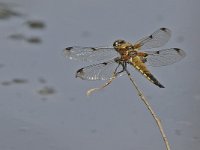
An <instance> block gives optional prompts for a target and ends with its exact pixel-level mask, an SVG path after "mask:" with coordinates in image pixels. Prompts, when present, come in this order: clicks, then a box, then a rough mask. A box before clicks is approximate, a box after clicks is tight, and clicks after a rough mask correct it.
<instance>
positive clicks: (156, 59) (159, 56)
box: [142, 48, 186, 67]
mask: <svg viewBox="0 0 200 150" xmlns="http://www.w3.org/2000/svg"><path fill="white" fill-rule="evenodd" d="M145 53H146V54H147V56H146V57H143V58H142V59H144V62H146V63H147V64H148V65H150V66H153V67H159V66H166V65H170V64H173V63H175V62H178V61H180V60H181V59H182V58H184V57H185V56H186V54H185V52H184V51H183V50H181V49H179V48H170V49H163V50H159V51H145Z"/></svg>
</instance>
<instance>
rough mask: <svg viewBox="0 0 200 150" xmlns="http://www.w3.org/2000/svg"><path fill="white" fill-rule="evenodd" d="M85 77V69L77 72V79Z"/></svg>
mask: <svg viewBox="0 0 200 150" xmlns="http://www.w3.org/2000/svg"><path fill="white" fill-rule="evenodd" d="M83 75H84V72H83V68H81V69H79V70H77V72H76V78H77V77H80V78H81V76H83Z"/></svg>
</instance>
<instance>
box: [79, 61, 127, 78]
mask: <svg viewBox="0 0 200 150" xmlns="http://www.w3.org/2000/svg"><path fill="white" fill-rule="evenodd" d="M113 73H117V76H118V77H119V76H122V75H123V74H124V72H123V67H122V66H121V65H119V63H117V62H116V61H115V60H110V61H107V62H104V63H100V64H95V65H90V66H87V67H84V68H81V69H79V70H78V71H77V72H76V77H79V78H81V79H83V80H108V79H111V78H112V76H113Z"/></svg>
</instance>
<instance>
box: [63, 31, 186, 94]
mask: <svg viewBox="0 0 200 150" xmlns="http://www.w3.org/2000/svg"><path fill="white" fill-rule="evenodd" d="M170 37H171V31H170V30H169V29H167V28H160V29H158V30H156V31H155V32H154V33H152V34H151V35H150V36H147V37H144V38H142V39H141V40H139V41H138V42H136V43H135V44H131V43H129V42H126V41H124V40H116V41H115V42H114V43H113V47H112V48H110V47H80V46H74V47H67V48H66V49H65V50H64V53H65V56H66V57H68V58H70V59H75V60H82V61H90V62H93V61H105V60H107V61H105V62H103V63H99V64H94V65H90V66H87V67H84V68H81V69H79V70H78V71H77V72H76V77H79V78H81V79H83V80H108V82H106V83H105V84H104V85H103V86H102V87H100V88H94V89H91V90H89V91H88V93H87V94H90V93H91V92H93V91H94V90H99V89H102V88H104V87H106V86H107V85H109V84H110V83H111V82H112V80H113V79H115V78H116V77H119V76H122V75H124V74H128V75H129V76H130V73H129V71H128V70H127V65H131V66H133V67H134V68H135V69H136V70H138V71H139V72H140V73H141V74H142V75H143V76H144V77H145V78H147V79H148V80H149V81H151V82H152V83H154V84H155V85H157V86H158V87H160V88H164V86H163V85H162V84H161V83H160V82H159V81H158V80H157V79H156V78H155V77H154V76H153V75H152V74H151V72H150V71H149V70H148V68H147V66H146V64H148V65H149V66H153V67H159V66H165V65H170V64H173V63H175V62H177V61H179V60H181V59H182V58H184V57H185V52H184V51H183V50H181V49H179V48H169V49H162V50H158V51H144V52H141V51H140V50H146V49H151V48H158V47H161V46H163V45H165V44H166V43H167V42H168V41H169V39H170Z"/></svg>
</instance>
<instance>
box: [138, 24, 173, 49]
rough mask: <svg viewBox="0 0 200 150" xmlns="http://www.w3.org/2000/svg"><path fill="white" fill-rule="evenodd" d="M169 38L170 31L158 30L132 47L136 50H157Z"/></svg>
mask: <svg viewBox="0 0 200 150" xmlns="http://www.w3.org/2000/svg"><path fill="white" fill-rule="evenodd" d="M170 37H171V31H170V30H169V29H167V28H160V29H158V30H156V31H155V32H154V33H152V34H151V35H150V36H148V37H144V38H142V39H141V40H139V41H137V42H136V44H135V45H134V47H135V48H138V49H142V50H144V49H151V48H158V47H161V46H163V45H165V44H166V43H167V42H168V41H169V39H170Z"/></svg>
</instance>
